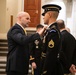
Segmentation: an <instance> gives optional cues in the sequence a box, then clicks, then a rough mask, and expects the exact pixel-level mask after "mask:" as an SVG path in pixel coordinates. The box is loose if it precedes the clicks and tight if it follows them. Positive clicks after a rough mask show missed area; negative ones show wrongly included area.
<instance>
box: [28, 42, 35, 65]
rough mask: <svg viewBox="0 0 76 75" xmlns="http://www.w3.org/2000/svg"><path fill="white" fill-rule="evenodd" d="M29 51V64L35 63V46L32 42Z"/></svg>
mask: <svg viewBox="0 0 76 75" xmlns="http://www.w3.org/2000/svg"><path fill="white" fill-rule="evenodd" d="M29 49H30V64H31V63H32V62H35V44H34V42H32V43H30V46H29Z"/></svg>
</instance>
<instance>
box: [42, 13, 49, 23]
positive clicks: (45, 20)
mask: <svg viewBox="0 0 76 75" xmlns="http://www.w3.org/2000/svg"><path fill="white" fill-rule="evenodd" d="M49 18H50V16H49V13H48V12H47V13H45V15H44V18H43V19H44V24H49Z"/></svg>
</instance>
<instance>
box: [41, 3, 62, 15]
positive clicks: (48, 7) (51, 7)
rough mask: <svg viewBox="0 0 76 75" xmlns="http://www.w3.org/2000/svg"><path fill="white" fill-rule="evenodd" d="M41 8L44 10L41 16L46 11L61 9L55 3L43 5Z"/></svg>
mask: <svg viewBox="0 0 76 75" xmlns="http://www.w3.org/2000/svg"><path fill="white" fill-rule="evenodd" d="M42 8H43V9H44V12H43V13H42V15H43V16H44V15H45V13H46V12H48V11H57V12H59V10H61V7H60V6H59V5H56V4H47V5H43V6H42Z"/></svg>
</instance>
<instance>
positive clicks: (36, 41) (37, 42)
mask: <svg viewBox="0 0 76 75" xmlns="http://www.w3.org/2000/svg"><path fill="white" fill-rule="evenodd" d="M35 44H36V48H38V44H39V41H38V40H35Z"/></svg>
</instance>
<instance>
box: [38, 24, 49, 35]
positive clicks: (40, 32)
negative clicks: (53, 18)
mask: <svg viewBox="0 0 76 75" xmlns="http://www.w3.org/2000/svg"><path fill="white" fill-rule="evenodd" d="M47 27H48V26H47V25H44V27H43V28H42V29H41V30H40V31H39V32H37V33H39V35H40V36H42V35H43V34H44V31H45V30H46V29H47Z"/></svg>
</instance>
